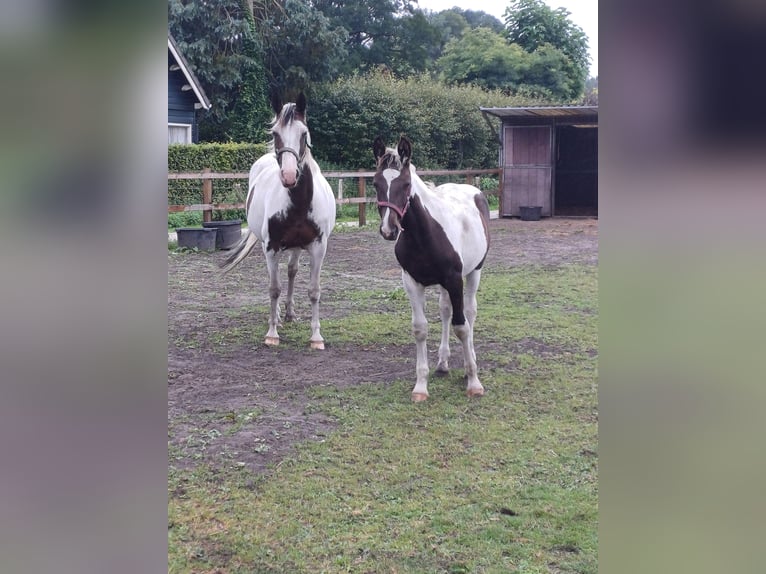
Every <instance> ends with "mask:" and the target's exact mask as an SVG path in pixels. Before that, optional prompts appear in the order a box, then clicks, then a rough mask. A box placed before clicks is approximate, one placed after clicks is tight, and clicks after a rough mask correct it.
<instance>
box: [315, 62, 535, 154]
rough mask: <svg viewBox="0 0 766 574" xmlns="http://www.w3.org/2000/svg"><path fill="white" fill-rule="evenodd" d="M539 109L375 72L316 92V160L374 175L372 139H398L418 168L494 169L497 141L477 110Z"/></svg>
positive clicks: (494, 94)
mask: <svg viewBox="0 0 766 574" xmlns="http://www.w3.org/2000/svg"><path fill="white" fill-rule="evenodd" d="M542 103H544V102H541V101H534V100H531V99H530V98H524V97H519V96H508V95H505V94H503V93H502V92H500V91H487V90H483V89H481V88H479V87H475V86H445V85H444V84H443V83H441V82H439V81H437V80H433V79H431V78H429V77H428V76H414V77H410V78H407V79H397V78H394V77H391V76H389V75H385V74H380V73H373V74H370V75H366V76H354V77H350V78H341V79H339V80H337V81H335V82H332V83H326V84H320V85H319V86H317V87H316V88H315V90H314V93H313V94H312V96H311V99H310V100H309V106H308V120H309V127H310V129H311V139H312V142H313V144H314V148H313V153H314V157H315V158H317V159H318V160H324V161H326V162H330V163H334V164H338V165H342V166H343V167H344V169H372V168H373V165H374V160H373V156H372V142H373V141H374V139H375V137H376V136H377V135H381V136H383V138H385V140H386V143H387V144H388V145H395V144H396V142H397V141H398V139H399V135H400V134H406V135H407V136H408V137H409V138H410V139H411V140H412V144H413V158H412V161H413V163H414V164H415V165H416V166H417V167H419V168H421V169H425V168H432V169H467V168H474V169H481V168H494V167H497V158H498V149H499V143H498V142H497V140H496V138H495V136H494V135H493V134H492V132H491V131H490V129H489V127H488V126H487V123H486V122H485V120H484V118H483V117H482V114H481V111H480V110H479V107H480V106H481V107H503V106H522V105H536V104H542ZM492 121H493V123H494V125H495V128H496V129H498V128H499V122H498V121H497V120H492Z"/></svg>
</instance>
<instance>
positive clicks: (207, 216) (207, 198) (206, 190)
mask: <svg viewBox="0 0 766 574" xmlns="http://www.w3.org/2000/svg"><path fill="white" fill-rule="evenodd" d="M202 173H210V168H209V167H206V168H205V169H203V170H202ZM202 203H207V204H209V203H213V180H212V179H210V178H209V177H208V178H202ZM202 221H204V222H205V223H207V222H208V221H213V211H212V210H211V209H205V210H203V211H202Z"/></svg>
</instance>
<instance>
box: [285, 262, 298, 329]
mask: <svg viewBox="0 0 766 574" xmlns="http://www.w3.org/2000/svg"><path fill="white" fill-rule="evenodd" d="M300 256H301V250H300V249H295V250H294V251H291V252H290V259H289V261H288V262H287V301H285V321H287V322H290V321H295V319H297V316H296V314H295V303H294V302H293V292H294V291H295V276H296V275H297V274H298V261H299V259H300Z"/></svg>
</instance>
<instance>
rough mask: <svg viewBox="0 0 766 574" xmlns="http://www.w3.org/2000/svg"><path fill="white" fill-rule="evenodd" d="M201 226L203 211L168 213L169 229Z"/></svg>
mask: <svg viewBox="0 0 766 574" xmlns="http://www.w3.org/2000/svg"><path fill="white" fill-rule="evenodd" d="M201 225H202V212H201V211H179V212H177V213H168V227H169V228H172V229H177V228H179V227H199V226H201Z"/></svg>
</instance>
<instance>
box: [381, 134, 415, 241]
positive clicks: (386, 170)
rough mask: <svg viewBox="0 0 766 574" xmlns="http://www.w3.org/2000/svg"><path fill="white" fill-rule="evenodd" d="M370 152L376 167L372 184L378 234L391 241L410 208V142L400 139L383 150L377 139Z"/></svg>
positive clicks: (400, 227) (402, 137)
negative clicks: (373, 156) (378, 220)
mask: <svg viewBox="0 0 766 574" xmlns="http://www.w3.org/2000/svg"><path fill="white" fill-rule="evenodd" d="M372 152H373V154H374V155H375V161H376V164H377V168H376V171H375V177H374V178H373V184H374V185H375V193H376V194H377V203H378V212H379V213H380V234H381V235H382V236H383V239H387V240H389V241H393V240H394V239H396V238H397V237H398V236H399V232H400V231H402V220H403V219H404V216H405V214H406V213H407V208H408V207H409V205H410V193H411V191H412V176H411V173H410V158H411V157H412V143H411V142H410V140H408V139H407V138H406V137H405V136H401V138H399V144H398V145H397V148H396V150H394V149H393V148H386V145H385V143H383V139H382V138H381V137H380V136H378V137H377V138H375V142H374V143H373V146H372Z"/></svg>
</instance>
